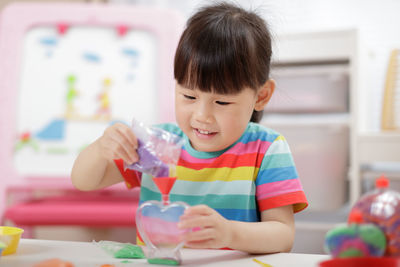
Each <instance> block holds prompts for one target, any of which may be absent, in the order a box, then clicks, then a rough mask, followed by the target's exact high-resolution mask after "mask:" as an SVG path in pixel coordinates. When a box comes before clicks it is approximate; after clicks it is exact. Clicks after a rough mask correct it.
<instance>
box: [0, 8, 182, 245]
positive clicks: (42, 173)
mask: <svg viewBox="0 0 400 267" xmlns="http://www.w3.org/2000/svg"><path fill="white" fill-rule="evenodd" d="M182 22H183V21H182V18H181V17H180V16H179V14H176V13H174V12H172V11H168V10H161V9H150V8H139V7H134V6H124V5H101V4H67V3H40V4H39V3H15V4H12V5H10V6H8V7H6V8H5V9H4V10H3V12H2V14H1V16H0V58H1V60H0V127H1V129H0V147H1V149H0V179H1V183H0V197H1V199H0V215H1V221H2V224H4V223H5V221H11V222H12V223H14V224H16V225H18V226H21V227H23V228H24V229H25V230H26V231H25V234H24V236H25V237H32V231H30V230H31V229H32V227H34V226H38V225H76V226H101V227H117V226H118V227H120V226H121V227H135V212H136V208H137V206H138V199H139V189H132V190H127V188H126V187H125V186H124V185H123V184H120V185H116V186H113V187H110V188H108V189H105V190H100V191H96V192H79V191H78V190H76V189H74V188H73V186H72V184H71V183H70V180H69V177H68V175H69V172H70V166H71V162H69V163H68V164H67V163H66V164H65V165H62V166H61V169H62V170H63V174H62V175H59V174H54V172H53V173H52V171H49V170H51V169H52V168H53V167H54V165H57V164H59V162H60V160H58V161H59V162H58V163H57V164H55V163H54V162H55V161H56V160H57V159H58V158H59V157H62V156H63V155H61V156H60V154H57V153H64V152H63V150H62V149H59V148H56V149H53V150H52V151H53V152H51V153H54V156H52V154H46V156H45V157H44V158H45V159H46V157H47V160H48V161H46V160H45V163H46V164H47V165H46V164H45V165H44V166H47V167H41V166H42V165H40V164H41V162H40V160H41V157H42V156H37V157H36V156H31V157H28V156H26V157H25V158H23V160H22V163H21V159H20V158H17V157H18V156H20V155H21V154H18V153H20V152H18V151H16V145H17V141H18V136H21V124H23V123H26V122H27V121H28V122H29V123H32V124H34V123H33V122H34V121H38V120H39V121H40V116H39V117H35V114H37V112H36V109H40V108H42V107H43V106H46V107H47V106H51V105H47V104H46V103H49V104H51V103H53V102H54V101H57V99H51V97H52V96H53V95H52V94H51V93H52V92H53V91H51V92H50V93H49V94H43V92H42V91H40V90H41V89H42V86H41V85H43V86H48V84H49V83H50V82H52V81H53V82H54V81H56V80H55V78H54V76H57V75H56V74H57V72H55V74H54V73H53V72H50V71H52V69H51V68H50V69H49V70H48V71H49V73H47V75H48V78H49V79H48V80H44V81H43V80H40V79H39V78H37V77H36V76H37V75H39V76H40V75H42V73H41V72H40V70H41V69H40V68H35V67H34V68H32V69H30V72H26V69H25V72H24V68H26V64H27V63H26V62H24V61H23V60H24V59H25V58H24V57H26V55H25V54H24V53H23V52H24V49H25V48H26V46H24V45H25V44H24V42H25V40H26V38H27V35H28V32H29V31H30V30H31V29H32V28H35V27H43V28H44V29H45V30H46V31H49V27H50V28H51V27H54V31H55V33H56V34H57V31H58V34H60V35H62V34H65V33H66V32H67V31H68V29H70V28H73V27H75V26H77V27H78V26H84V27H86V26H90V27H92V26H93V27H97V28H101V27H106V28H113V29H115V35H116V36H117V37H116V38H121V40H122V38H123V37H124V36H125V35H127V34H128V33H129V31H130V30H133V29H134V30H141V31H143V32H147V33H149V34H150V35H151V36H152V37H151V38H154V40H155V41H154V42H155V46H154V47H155V49H156V52H155V54H156V56H155V59H156V63H155V64H154V68H155V69H154V71H153V72H151V74H149V75H148V76H149V77H147V79H148V80H150V81H151V82H152V83H154V87H153V88H151V90H157V92H155V93H154V95H155V96H157V98H156V99H154V98H151V99H148V100H146V101H142V100H141V101H142V102H145V103H144V104H146V106H144V107H147V106H149V103H150V101H152V102H151V103H154V105H151V106H153V108H155V110H156V111H157V114H156V118H154V120H153V121H152V122H154V123H156V122H161V121H172V120H173V104H171V103H173V88H174V80H173V71H172V65H173V64H172V63H173V56H174V52H175V47H176V44H177V41H178V38H179V35H180V32H181V30H182V26H183V23H182ZM50 31H51V30H50ZM112 38H113V37H112ZM41 41H43V45H48V46H54V44H55V43H54V40H53V41H52V40H41ZM119 41H120V40H116V43H118V44H119ZM122 41H123V40H122ZM122 41H121V42H122ZM46 42H47V43H46ZM101 43H102V42H98V43H97V44H96V48H97V45H98V46H101ZM122 44H123V43H122ZM27 45H28V44H27ZM51 49H53V48H51ZM125 52H127V53H130V55H128V56H135V55H134V52H135V51H125ZM47 53H48V55H47V56H51V53H54V50H48V51H47ZM132 53H133V54H132ZM35 55H36V54H35ZM85 57H86V58H85V59H86V60H87V61H91V62H89V63H86V64H92V63H93V64H99V58H97V57H96V55H94V54H90V53H89V54H87V55H85ZM134 63H135V62H134ZM24 64H25V65H24ZM60 67H65V66H60ZM43 71H44V70H43ZM23 72H24V73H25V74H26V73H28V76H29V75H30V77H31V79H30V80H28V81H26V80H25V81H24V80H23V79H24V77H22V73H23ZM32 73H33V74H32ZM137 73H139V74H141V73H140V72H137ZM87 75H89V73H84V75H82V77H84V76H87ZM151 75H153V76H151ZM131 78H132V77H131ZM34 79H39V80H40V82H42V84H35V80H34ZM32 81H33V83H32ZM154 81H157V82H154ZM26 83H28V85H31V87H32V88H29V91H24V88H22V87H23V86H24V85H25V86H26ZM31 83H32V84H31ZM57 84H58V83H55V84H54V90H56V87H57ZM142 84H143V86H145V85H146V83H142ZM50 87H51V86H50ZM133 89H135V88H133ZM35 90H37V93H36V94H39V95H41V97H42V100H43V102H41V103H38V104H37V105H33V108H30V107H29V105H28V106H27V108H26V109H25V110H24V109H23V108H24V107H23V105H25V104H26V103H29V104H32V103H30V101H33V98H34V97H36V95H35V94H34V93H35ZM52 90H53V89H52ZM136 90H137V89H136ZM143 90H146V89H143ZM21 92H23V93H21ZM31 93H32V95H30V94H31ZM27 95H29V96H27ZM23 97H25V98H28V99H25V100H21V99H23ZM30 98H32V99H30ZM119 100H121V101H122V100H124V101H126V99H123V98H119ZM117 104H118V103H117ZM121 105H126V103H125V102H123V103H122V104H120V106H121ZM129 108H130V107H127V108H126V113H130V114H129V115H127V117H128V116H129V117H130V119H131V118H132V117H136V119H138V120H140V118H141V115H143V113H145V112H146V111H145V110H144V108H141V107H138V109H137V110H136V111H135V112H133V111H132V110H129ZM21 110H23V111H24V112H21ZM35 112H36V113H35ZM47 112H48V113H49V112H50V113H51V112H54V113H56V112H57V110H55V111H54V110H53V111H52V110H51V109H50V108H49V110H47ZM46 114H47V113H46ZM24 116H25V117H24ZM68 119H69V117H66V118H63V120H65V121H68ZM31 121H32V122H31ZM81 121H85V120H81ZM29 123H28V124H29ZM79 123H81V122H79ZM128 123H129V121H128ZM80 125H81V124H80ZM50 126H51V125H50ZM50 126H49V129H48V130H49V131H50V135H49V133H47V134H48V135H47V137H49V136H50V137H49V138H54V137H55V136H56V137H57V133H56V134H54V131H53V132H52V131H51V130H53V129H52V128H51V127H50ZM94 131H95V129H94ZM41 134H43V133H41ZM85 134H86V132H85V131H84V132H81V133H80V135H82V136H84V135H85ZM97 134H98V135H100V134H101V132H98V133H97ZM36 136H39V137H43V135H39V134H38V135H36ZM31 137H32V136H30V135H29V134H27V135H26V134H25V135H23V136H22V137H21V138H22V139H21V142H22V144H26V143H27V142H26V140H28V139H23V138H31ZM58 137H59V136H58ZM29 140H30V139H29ZM21 142H20V143H21ZM23 142H26V143H23ZM30 146H31V147H30V148H28V149H36V144H34V143H30ZM47 149H49V147H47ZM57 149H58V150H57ZM49 151H50V149H49ZM54 151H56V152H54ZM60 151H61V152H60ZM48 153H50V152H48ZM65 153H67V152H65ZM64 156H65V155H64ZM36 161H37V162H39V163H40V164H36ZM42 161H43V160H42ZM24 162H27V163H30V164H31V166H30V167H29V168H25V169H22V170H21V166H23V163H24ZM61 162H62V163H63V161H61ZM66 162H67V161H66ZM59 167H60V166H59ZM59 169H60V168H59ZM59 176H61V178H60V177H59Z"/></svg>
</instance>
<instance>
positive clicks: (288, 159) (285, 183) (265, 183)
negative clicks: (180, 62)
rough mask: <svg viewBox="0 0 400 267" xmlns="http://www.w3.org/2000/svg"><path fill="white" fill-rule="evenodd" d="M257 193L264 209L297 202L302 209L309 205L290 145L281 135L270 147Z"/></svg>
mask: <svg viewBox="0 0 400 267" xmlns="http://www.w3.org/2000/svg"><path fill="white" fill-rule="evenodd" d="M256 197H257V202H258V206H259V210H260V212H262V211H264V210H268V209H271V208H277V207H282V206H286V205H293V211H294V212H299V211H301V210H303V209H305V208H306V207H307V206H308V202H307V198H306V196H305V194H304V190H303V187H302V185H301V183H300V180H299V177H298V174H297V170H296V167H295V164H294V161H293V157H292V154H291V152H290V148H289V145H288V143H287V142H286V140H285V138H284V137H283V136H281V135H279V136H278V137H277V138H276V139H275V140H274V141H273V142H272V143H271V145H270V146H269V148H268V149H267V151H266V153H265V155H264V158H263V160H262V162H261V166H260V169H259V172H258V175H257V179H256Z"/></svg>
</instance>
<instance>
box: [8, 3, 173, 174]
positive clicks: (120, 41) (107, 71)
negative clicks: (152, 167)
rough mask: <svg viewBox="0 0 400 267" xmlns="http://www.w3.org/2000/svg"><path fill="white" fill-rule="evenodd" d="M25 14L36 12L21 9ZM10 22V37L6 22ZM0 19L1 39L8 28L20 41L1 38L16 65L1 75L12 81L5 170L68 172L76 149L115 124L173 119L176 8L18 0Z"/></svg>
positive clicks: (9, 83) (9, 57) (77, 150)
mask: <svg viewBox="0 0 400 267" xmlns="http://www.w3.org/2000/svg"><path fill="white" fill-rule="evenodd" d="M24 11H25V12H26V13H25V14H36V15H32V16H30V18H28V19H27V18H23V17H21V16H19V15H20V14H22V13H24ZM78 11H79V13H77V12H78ZM38 13H39V15H38ZM40 13H42V16H40ZM57 14H58V16H57ZM21 20H22V21H21ZM167 20H168V23H170V24H168V26H166V25H167V23H165V22H166V21H167ZM13 22H14V23H15V24H16V25H17V27H14V29H16V31H17V32H16V33H17V34H16V33H15V32H13V33H10V32H9V29H7V28H5V26H4V25H7V24H8V23H13ZM171 22H172V24H171ZM0 26H1V28H0V39H2V38H3V37H4V38H5V39H7V36H8V35H9V36H10V38H8V39H13V40H14V41H15V42H16V43H17V44H18V45H16V46H15V48H13V47H11V45H12V42H8V43H4V42H3V43H0V45H2V46H0V47H1V48H2V49H1V50H0V56H1V54H4V55H5V53H4V49H6V50H7V51H8V52H10V51H12V52H11V53H8V56H7V59H8V60H9V61H8V62H10V61H14V63H15V64H11V66H14V67H15V68H13V69H10V70H9V71H8V73H9V75H7V74H6V73H5V74H3V75H1V74H0V79H8V80H9V81H8V82H6V83H5V85H6V86H4V88H3V89H4V91H5V90H7V91H6V92H5V95H6V97H5V98H4V100H6V99H7V100H8V101H7V102H8V104H7V109H6V108H2V109H1V113H2V116H1V117H0V118H1V122H2V126H3V125H4V126H6V125H7V130H6V131H4V132H3V129H2V133H1V134H0V142H1V143H2V142H4V141H5V140H6V139H8V140H11V141H12V145H11V146H8V148H9V149H10V151H8V152H9V154H8V155H6V154H3V155H2V156H0V158H3V159H5V158H6V160H7V162H8V163H10V164H9V165H6V163H4V162H3V163H2V167H5V168H6V169H8V170H9V171H10V170H11V173H13V174H15V175H17V176H25V177H28V176H29V177H66V176H69V173H70V171H71V167H72V164H73V161H74V160H75V158H76V156H77V155H78V153H79V152H80V151H81V149H83V148H84V147H85V146H86V145H88V144H89V143H91V142H93V141H94V140H95V139H96V138H98V137H99V136H100V135H101V134H102V133H103V131H104V129H105V128H106V127H107V126H109V125H111V124H112V123H115V122H124V123H127V124H130V122H131V120H132V119H133V118H135V119H136V120H138V121H142V122H145V123H147V124H153V123H158V122H161V121H171V120H173V116H172V114H173V111H171V109H173V103H172V102H173V93H172V92H173V84H174V81H173V76H172V70H171V69H172V59H173V53H174V49H175V46H176V43H177V39H178V36H179V31H180V29H181V25H180V19H179V18H178V17H177V16H176V14H174V13H169V12H166V11H162V10H146V9H137V8H134V7H110V6H101V5H76V4H72V5H71V4H64V5H56V4H36V5H32V4H20V5H16V6H12V7H11V8H8V9H6V11H5V12H4V13H3V15H2V23H1V25H0ZM3 40H4V39H3ZM8 66H10V64H8ZM2 67H3V70H5V69H6V67H5V66H4V64H3V66H2ZM1 76H2V77H1ZM3 89H2V91H3ZM10 91H13V92H14V94H13V93H10ZM2 102H3V101H2ZM7 110H8V114H7V116H6V115H5V112H7ZM2 128H3V127H2Z"/></svg>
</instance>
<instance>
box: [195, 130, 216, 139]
mask: <svg viewBox="0 0 400 267" xmlns="http://www.w3.org/2000/svg"><path fill="white" fill-rule="evenodd" d="M193 131H194V132H195V134H196V136H197V137H199V138H212V137H213V136H215V135H216V134H217V132H211V131H207V130H202V129H199V128H193Z"/></svg>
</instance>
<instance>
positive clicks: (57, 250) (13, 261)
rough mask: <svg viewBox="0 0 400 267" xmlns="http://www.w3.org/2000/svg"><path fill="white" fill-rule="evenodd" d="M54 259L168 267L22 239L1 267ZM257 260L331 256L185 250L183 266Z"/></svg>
mask: <svg viewBox="0 0 400 267" xmlns="http://www.w3.org/2000/svg"><path fill="white" fill-rule="evenodd" d="M51 258H59V259H62V260H66V261H70V262H71V263H73V264H74V266H75V267H100V266H101V265H102V264H114V265H115V266H116V267H130V266H147V267H149V266H167V265H154V264H149V263H147V261H146V260H145V259H128V260H124V259H115V258H113V257H112V256H111V255H109V254H107V252H105V251H104V250H103V249H101V248H100V247H99V246H97V245H95V244H93V243H91V242H71V241H50V240H38V239H22V240H21V241H20V244H19V247H18V250H17V252H16V253H15V254H12V255H7V256H1V258H0V266H2V267H3V266H4V267H5V266H7V267H31V266H33V264H35V263H38V262H40V261H43V260H47V259H51ZM254 258H256V259H258V260H260V261H262V262H264V263H268V264H270V265H272V266H273V267H285V266H288V267H289V266H301V267H314V266H315V267H317V266H318V263H319V262H321V261H324V260H327V259H329V256H328V255H317V254H296V253H278V254H270V255H249V254H246V253H243V252H239V251H230V250H206V249H202V250H200V249H182V266H215V267H216V266H230V267H235V266H241V267H243V266H250V267H251V266H254V267H260V265H259V264H257V263H255V262H254V261H253V259H254ZM122 261H129V263H123V262H122Z"/></svg>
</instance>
